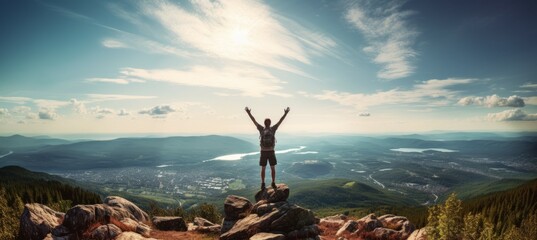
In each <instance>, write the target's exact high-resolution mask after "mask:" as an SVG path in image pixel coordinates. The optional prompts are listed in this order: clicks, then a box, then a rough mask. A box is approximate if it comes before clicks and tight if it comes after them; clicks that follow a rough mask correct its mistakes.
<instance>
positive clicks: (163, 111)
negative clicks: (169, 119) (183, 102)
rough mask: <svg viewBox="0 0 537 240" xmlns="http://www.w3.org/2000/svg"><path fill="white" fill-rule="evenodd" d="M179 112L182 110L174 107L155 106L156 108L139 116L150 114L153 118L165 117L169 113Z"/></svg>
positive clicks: (143, 111) (147, 110)
mask: <svg viewBox="0 0 537 240" xmlns="http://www.w3.org/2000/svg"><path fill="white" fill-rule="evenodd" d="M178 111H180V110H179V109H176V108H175V107H173V106H170V105H160V106H155V107H153V108H151V109H146V110H141V111H139V112H138V113H139V114H148V115H151V116H153V117H165V116H166V115H168V114H169V113H173V112H178Z"/></svg>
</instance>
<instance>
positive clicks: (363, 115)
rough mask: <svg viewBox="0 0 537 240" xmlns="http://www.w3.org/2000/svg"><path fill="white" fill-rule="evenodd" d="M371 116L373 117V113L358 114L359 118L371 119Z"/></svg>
mask: <svg viewBox="0 0 537 240" xmlns="http://www.w3.org/2000/svg"><path fill="white" fill-rule="evenodd" d="M369 116H371V113H368V112H361V113H358V117H369Z"/></svg>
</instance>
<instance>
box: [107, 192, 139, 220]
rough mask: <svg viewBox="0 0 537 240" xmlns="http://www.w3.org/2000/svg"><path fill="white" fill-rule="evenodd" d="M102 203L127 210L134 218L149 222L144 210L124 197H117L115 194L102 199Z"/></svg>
mask: <svg viewBox="0 0 537 240" xmlns="http://www.w3.org/2000/svg"><path fill="white" fill-rule="evenodd" d="M104 204H106V205H108V206H110V207H113V208H119V209H124V210H127V211H128V212H129V213H130V214H132V216H133V217H134V219H135V220H137V221H139V222H149V215H147V213H146V212H144V211H143V210H142V209H140V208H139V207H138V206H136V205H135V204H134V203H132V202H130V201H129V200H127V199H125V198H122V197H117V196H109V197H107V198H105V199H104Z"/></svg>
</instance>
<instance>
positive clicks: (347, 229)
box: [336, 220, 358, 237]
mask: <svg viewBox="0 0 537 240" xmlns="http://www.w3.org/2000/svg"><path fill="white" fill-rule="evenodd" d="M356 230H358V222H357V221H354V220H350V221H348V222H346V223H345V224H343V226H342V227H341V228H340V229H339V230H338V231H337V233H336V236H338V237H339V236H341V235H343V234H345V233H353V232H355V231H356Z"/></svg>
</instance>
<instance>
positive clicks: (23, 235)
mask: <svg viewBox="0 0 537 240" xmlns="http://www.w3.org/2000/svg"><path fill="white" fill-rule="evenodd" d="M63 216H64V214H63V213H60V212H56V211H54V210H52V209H50V208H49V207H47V206H45V205H42V204H39V203H30V204H26V205H24V210H23V212H22V215H21V218H20V229H19V237H20V239H30V240H34V239H36V240H42V239H43V238H45V237H46V236H47V235H48V234H49V233H50V232H51V231H52V229H53V228H55V227H56V226H58V225H59V224H60V222H61V219H62V218H63Z"/></svg>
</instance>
